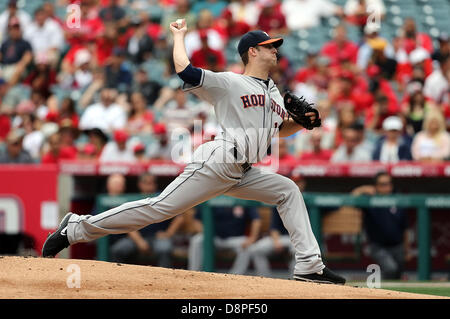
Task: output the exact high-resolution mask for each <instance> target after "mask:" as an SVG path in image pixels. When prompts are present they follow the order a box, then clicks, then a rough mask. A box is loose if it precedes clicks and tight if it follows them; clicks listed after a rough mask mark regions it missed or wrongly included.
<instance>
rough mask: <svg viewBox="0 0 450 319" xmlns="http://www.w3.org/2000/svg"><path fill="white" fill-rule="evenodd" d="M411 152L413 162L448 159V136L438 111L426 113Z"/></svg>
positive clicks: (449, 142) (449, 155) (449, 145)
mask: <svg viewBox="0 0 450 319" xmlns="http://www.w3.org/2000/svg"><path fill="white" fill-rule="evenodd" d="M411 152H412V156H413V159H414V160H416V161H423V162H440V161H443V160H445V159H448V158H449V157H450V135H449V133H447V131H446V129H445V122H444V117H443V115H442V114H441V112H440V111H439V110H434V111H430V112H427V114H426V115H425V119H424V121H423V129H422V131H420V132H418V133H417V134H416V135H415V136H414V139H413V143H412V150H411Z"/></svg>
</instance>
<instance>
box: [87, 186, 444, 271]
mask: <svg viewBox="0 0 450 319" xmlns="http://www.w3.org/2000/svg"><path fill="white" fill-rule="evenodd" d="M303 198H304V200H305V203H306V206H307V207H308V212H309V215H310V221H311V226H312V229H313V232H314V235H315V236H316V238H317V241H318V242H319V244H320V245H322V232H321V225H322V217H321V215H322V214H321V210H322V209H324V208H330V207H342V206H353V207H358V208H365V207H393V206H395V207H399V208H400V207H401V208H415V210H416V213H417V244H418V263H417V272H418V279H419V280H429V279H430V273H431V252H430V251H431V229H430V225H431V211H430V210H431V209H446V208H450V196H448V195H445V194H433V195H430V194H407V195H400V194H396V195H389V196H367V195H360V196H352V195H348V194H336V193H303ZM138 199H142V195H140V194H127V195H121V196H108V195H99V196H97V197H96V208H97V209H96V211H97V212H101V211H104V210H106V209H109V208H112V207H115V206H118V205H120V204H122V203H125V202H127V201H133V200H138ZM220 206H222V207H223V206H225V207H227V206H256V207H262V206H267V205H265V204H263V203H260V202H257V201H249V200H242V199H237V198H233V197H228V196H219V197H216V198H213V199H211V200H209V201H207V202H205V203H203V204H201V205H200V209H201V211H202V222H203V225H204V230H203V231H204V260H203V270H204V271H214V269H215V267H214V263H215V251H214V241H213V238H214V227H213V225H214V223H213V217H212V208H213V207H220ZM108 250H109V244H108V237H103V238H100V239H99V240H97V259H98V260H104V261H107V260H108Z"/></svg>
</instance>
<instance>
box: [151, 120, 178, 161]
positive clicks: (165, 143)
mask: <svg viewBox="0 0 450 319" xmlns="http://www.w3.org/2000/svg"><path fill="white" fill-rule="evenodd" d="M153 136H154V137H155V138H156V141H155V142H154V143H151V144H150V145H149V146H148V148H147V156H148V158H149V159H155V160H156V159H161V160H172V144H171V143H170V139H169V135H168V132H167V128H166V125H165V124H164V123H156V124H155V125H154V126H153Z"/></svg>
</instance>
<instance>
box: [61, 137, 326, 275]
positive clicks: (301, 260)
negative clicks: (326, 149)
mask: <svg viewBox="0 0 450 319" xmlns="http://www.w3.org/2000/svg"><path fill="white" fill-rule="evenodd" d="M233 148H234V145H233V144H231V143H225V142H224V141H217V140H215V141H211V142H208V143H205V144H202V145H200V146H199V147H198V148H197V150H196V151H195V152H194V156H193V161H192V162H191V163H190V164H188V165H187V166H186V167H185V169H184V171H183V173H181V174H180V175H179V176H178V177H177V178H176V179H175V180H174V181H173V182H172V183H170V184H169V185H168V186H167V187H166V189H165V190H164V191H163V192H162V193H161V194H160V195H159V196H157V197H153V198H145V199H142V200H138V201H133V202H128V203H125V204H122V205H120V206H118V207H115V208H112V209H110V210H107V211H105V212H103V213H101V214H98V215H81V216H79V215H76V214H73V215H72V216H71V218H70V220H69V224H68V227H67V237H68V240H69V242H70V243H71V244H75V243H80V242H88V241H92V240H95V239H97V238H99V237H103V236H106V235H109V234H120V233H128V232H131V231H134V230H139V229H141V228H143V227H145V226H147V225H149V224H153V223H158V222H162V221H164V220H166V219H169V218H172V217H175V216H176V215H178V214H181V213H184V212H185V211H187V210H188V209H190V208H192V207H194V206H196V205H198V204H201V203H203V202H205V201H207V200H209V199H211V198H214V197H216V196H219V195H222V194H224V195H228V196H233V197H236V198H241V199H246V200H255V201H261V202H263V203H266V204H268V205H276V207H277V209H278V212H279V214H280V217H281V220H282V221H283V225H284V227H286V229H287V231H288V232H289V236H290V239H291V242H292V244H293V246H294V248H295V260H296V263H295V269H294V273H295V274H309V273H314V272H318V271H320V270H322V269H323V268H325V265H324V264H323V262H322V259H321V254H320V248H319V245H318V243H317V241H316V238H315V237H314V234H313V232H312V229H311V225H310V222H309V216H308V212H307V210H306V206H305V203H304V201H303V197H302V195H301V193H300V190H299V189H298V187H297V185H296V184H295V183H294V182H293V181H292V180H290V179H289V178H287V177H284V176H281V175H279V174H275V173H270V172H267V171H263V170H261V169H260V168H258V167H253V168H252V169H250V170H249V171H247V172H246V173H244V172H243V169H242V163H237V162H236V160H235V158H234V156H233V152H232V149H233Z"/></svg>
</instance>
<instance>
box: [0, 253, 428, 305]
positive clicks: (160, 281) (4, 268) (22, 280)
mask: <svg viewBox="0 0 450 319" xmlns="http://www.w3.org/2000/svg"><path fill="white" fill-rule="evenodd" d="M0 298H83V299H85V298H108V299H110V298H136V299H137V298H151V299H160V298H163V299H175V298H180V299H193V298H205V299H218V298H227V299H234V298H246V299H261V298H264V299H272V298H280V299H284V298H289V299H297V298H321V299H323V298H436V297H435V296H428V295H419V294H409V293H400V292H394V291H387V290H381V289H368V288H355V287H349V286H336V285H319V284H311V283H302V282H297V281H293V280H282V279H270V278H261V277H250V276H237V275H227V274H216V273H206V272H193V271H186V270H179V269H165V268H159V267H149V266H136V265H123V264H116V263H108V262H99V261H91V260H77V259H48V258H32V257H29V258H25V257H0Z"/></svg>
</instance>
